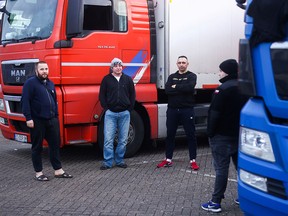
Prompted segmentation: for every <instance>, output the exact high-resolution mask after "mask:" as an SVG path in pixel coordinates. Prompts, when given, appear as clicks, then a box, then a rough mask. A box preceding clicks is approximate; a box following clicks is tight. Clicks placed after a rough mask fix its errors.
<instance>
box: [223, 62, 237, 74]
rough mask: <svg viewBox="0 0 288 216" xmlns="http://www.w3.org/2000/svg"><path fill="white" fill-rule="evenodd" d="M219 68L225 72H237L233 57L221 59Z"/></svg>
mask: <svg viewBox="0 0 288 216" xmlns="http://www.w3.org/2000/svg"><path fill="white" fill-rule="evenodd" d="M219 68H220V69H221V70H222V71H223V72H224V73H226V74H228V75H229V74H237V73H238V63H237V61H236V60H235V59H228V60H225V61H223V62H222V63H221V64H220V65H219Z"/></svg>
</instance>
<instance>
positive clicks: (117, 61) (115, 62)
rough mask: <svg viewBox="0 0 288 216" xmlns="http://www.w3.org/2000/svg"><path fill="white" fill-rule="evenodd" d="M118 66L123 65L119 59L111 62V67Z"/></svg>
mask: <svg viewBox="0 0 288 216" xmlns="http://www.w3.org/2000/svg"><path fill="white" fill-rule="evenodd" d="M118 64H120V65H122V64H123V62H122V60H121V59H119V58H114V59H113V60H112V61H111V67H114V66H116V65H118Z"/></svg>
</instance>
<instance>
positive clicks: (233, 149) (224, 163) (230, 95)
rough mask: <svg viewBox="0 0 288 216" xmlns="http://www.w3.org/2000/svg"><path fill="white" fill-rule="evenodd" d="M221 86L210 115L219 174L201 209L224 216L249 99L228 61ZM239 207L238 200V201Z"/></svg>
mask: <svg viewBox="0 0 288 216" xmlns="http://www.w3.org/2000/svg"><path fill="white" fill-rule="evenodd" d="M219 68H220V73H219V77H220V80H219V81H220V82H221V83H222V84H221V85H220V86H219V87H218V88H217V89H216V90H215V91H214V94H213V97H212V102H211V105H210V108H209V111H208V124H207V133H208V136H209V143H210V147H211V151H212V156H213V164H214V169H215V172H216V178H215V185H214V192H213V194H212V199H211V200H210V201H208V202H207V203H204V204H202V205H201V207H202V209H204V210H206V211H211V212H221V211H222V209H221V200H222V199H224V193H225V191H226V187H227V181H228V173H229V164H230V158H232V161H233V163H234V165H235V168H236V169H237V159H238V158H237V156H238V137H239V121H240V111H241V109H242V107H243V105H244V104H245V102H246V98H245V97H244V96H243V95H241V94H240V92H239V90H238V81H237V77H238V63H237V61H236V60H235V59H228V60H226V61H224V62H222V63H221V64H220V65H219ZM235 202H236V203H237V204H239V202H238V199H236V200H235Z"/></svg>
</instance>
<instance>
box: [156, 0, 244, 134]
mask: <svg viewBox="0 0 288 216" xmlns="http://www.w3.org/2000/svg"><path fill="white" fill-rule="evenodd" d="M154 6H155V19H156V34H157V87H158V88H159V89H164V88H165V83H166V81H167V79H168V76H169V75H170V74H171V73H174V72H175V71H177V66H176V61H177V58H178V56H180V55H185V56H187V57H188V60H189V70H190V71H192V72H194V73H196V74H197V85H196V94H199V93H200V92H201V95H198V97H196V106H195V115H196V129H197V130H198V131H202V130H205V128H206V117H207V110H208V106H209V102H210V98H209V96H211V93H212V92H213V88H212V89H211V87H213V86H215V85H218V84H219V76H218V72H219V64H220V63H221V62H222V61H223V60H225V59H229V58H234V59H236V60H237V59H238V44H239V39H240V38H243V37H244V22H243V19H244V11H243V10H241V9H240V8H238V7H237V5H236V3H235V1H233V0H221V1H215V0H201V1H199V0H154ZM205 92H206V93H205ZM199 97H200V99H201V100H199ZM201 97H202V98H201ZM203 97H207V98H203ZM197 98H198V100H197ZM203 101H204V103H203ZM158 107H159V109H158V111H159V118H158V120H159V122H161V123H160V124H159V130H158V133H159V137H165V136H166V124H165V122H166V110H167V104H159V106H158ZM179 131H181V129H180V130H179Z"/></svg>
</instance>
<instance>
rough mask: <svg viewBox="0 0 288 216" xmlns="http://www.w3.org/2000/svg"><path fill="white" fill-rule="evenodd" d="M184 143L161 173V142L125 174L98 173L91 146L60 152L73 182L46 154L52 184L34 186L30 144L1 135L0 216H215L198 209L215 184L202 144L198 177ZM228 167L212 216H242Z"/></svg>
mask: <svg viewBox="0 0 288 216" xmlns="http://www.w3.org/2000/svg"><path fill="white" fill-rule="evenodd" d="M183 141H184V140H179V141H178V144H177V147H176V150H175V154H174V166H173V167H171V168H162V169H157V168H156V164H157V163H158V162H160V160H161V159H163V157H164V144H163V143H160V144H159V145H158V147H157V148H149V149H143V150H142V151H141V152H140V153H139V154H138V155H137V156H135V157H133V158H129V159H126V162H127V164H128V165H129V167H128V168H127V169H121V168H113V169H111V170H106V171H101V170H100V169H99V167H100V165H101V159H102V158H101V156H99V155H97V154H95V150H94V148H93V147H92V146H90V145H85V146H68V147H66V148H64V149H62V150H61V156H62V163H63V167H64V169H65V170H67V171H68V172H69V173H71V174H73V175H74V178H73V179H55V178H54V177H53V170H52V168H51V166H50V163H49V161H48V158H47V150H45V151H44V155H43V162H44V168H45V169H44V171H45V173H46V174H47V175H48V176H50V179H51V180H50V181H49V182H37V181H35V180H33V176H34V172H33V170H32V163H31V160H30V145H29V144H21V143H16V142H13V141H8V140H6V139H4V138H3V137H2V135H1V134H0V216H16V215H17V216H22V215H29V216H30V215H31V216H32V215H33V216H34V215H45V216H46V215H47V216H48V215H51V216H52V215H53V216H54V215H61V216H68V215H77V216H78V215H101V216H116V215H119V216H126V215H129V216H170V215H173V216H178V215H187V216H188V215H215V213H209V212H208V213H207V212H205V211H204V210H202V209H201V207H200V204H201V203H203V202H206V201H207V200H209V199H210V196H211V191H212V189H213V183H214V171H213V168H212V165H211V154H210V149H209V147H208V145H207V142H206V139H199V141H198V146H199V147H198V162H199V165H200V170H199V171H198V172H195V171H191V170H190V169H189V166H188V165H189V163H188V149H187V147H186V145H185V144H183ZM232 168H233V167H232V166H231V171H230V179H229V183H228V188H227V191H226V194H225V196H226V198H225V200H223V202H222V210H223V211H222V213H219V214H216V215H229V216H230V215H232V216H233V215H237V216H239V215H243V214H242V212H241V210H240V209H239V207H238V206H237V205H236V204H235V203H234V202H233V199H234V198H235V197H236V196H237V182H236V174H235V171H234V170H233V169H232Z"/></svg>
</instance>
